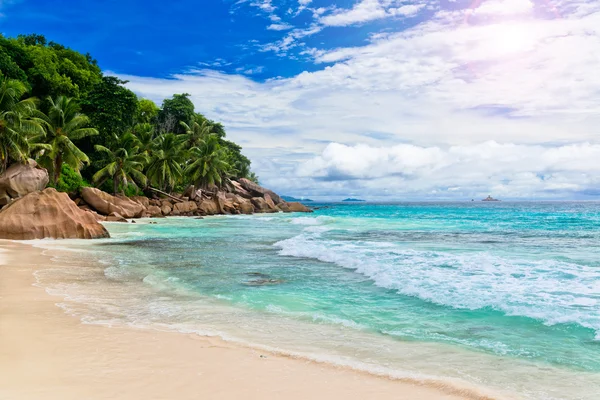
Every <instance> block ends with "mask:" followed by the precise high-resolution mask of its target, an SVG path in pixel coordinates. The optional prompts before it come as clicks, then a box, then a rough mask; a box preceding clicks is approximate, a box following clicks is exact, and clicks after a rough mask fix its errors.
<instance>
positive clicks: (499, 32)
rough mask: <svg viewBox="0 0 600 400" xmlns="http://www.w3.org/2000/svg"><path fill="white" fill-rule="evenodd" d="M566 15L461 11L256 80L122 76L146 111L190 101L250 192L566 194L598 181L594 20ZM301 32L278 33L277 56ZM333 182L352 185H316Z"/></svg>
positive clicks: (593, 14) (599, 60)
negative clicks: (259, 187) (236, 158)
mask: <svg viewBox="0 0 600 400" xmlns="http://www.w3.org/2000/svg"><path fill="white" fill-rule="evenodd" d="M559 6H561V7H562V5H561V4H559ZM570 10H571V13H565V12H564V10H563V11H562V12H563V13H565V15H564V17H563V18H547V17H544V18H539V19H538V18H536V17H535V16H533V15H532V16H530V17H527V18H520V17H519V18H516V19H513V20H502V21H492V22H490V21H484V22H482V21H478V22H473V23H472V24H465V23H464V11H462V12H457V11H438V12H437V13H436V15H435V17H434V18H432V19H430V20H429V21H426V22H423V23H421V24H419V25H417V26H415V27H414V28H412V29H409V30H406V31H404V32H399V33H393V32H391V33H385V34H379V35H374V36H373V37H372V39H371V42H370V43H368V44H366V45H363V46H357V47H348V48H340V49H333V50H330V49H323V48H315V49H306V50H305V54H312V55H313V56H314V57H315V58H316V61H318V62H323V63H329V64H331V65H329V66H324V67H323V69H321V70H319V71H316V72H303V73H301V74H299V75H297V76H294V77H291V78H286V79H283V78H276V79H271V80H269V81H267V82H262V83H260V82H255V81H253V80H251V79H248V78H246V77H244V76H241V75H227V74H223V73H219V72H215V71H210V70H203V71H189V72H188V73H185V74H179V75H176V76H174V77H172V79H154V78H141V77H135V76H122V78H123V79H127V80H129V81H130V83H129V86H130V87H131V88H132V89H133V90H134V91H136V92H137V93H140V94H142V95H144V96H145V97H149V98H151V99H153V100H156V101H158V102H160V101H161V100H162V99H163V98H165V97H167V96H170V95H171V94H173V93H183V92H187V93H192V100H193V101H194V103H195V104H196V106H197V109H198V110H200V111H202V112H203V113H206V114H207V115H208V116H209V117H210V118H212V119H216V120H220V121H223V122H224V124H225V126H226V128H227V131H228V135H229V136H230V137H231V138H232V139H233V140H235V141H238V142H240V143H241V144H242V145H243V146H244V149H245V152H246V153H247V154H248V155H249V156H250V158H251V159H252V160H253V162H254V168H255V169H256V171H257V173H258V174H259V176H261V180H262V183H264V184H265V185H267V186H270V187H272V189H274V190H279V191H282V192H287V193H289V194H291V195H311V196H318V195H324V194H326V193H329V194H332V193H339V194H340V195H344V194H345V193H348V194H350V192H352V191H360V190H368V191H369V193H371V194H373V195H374V194H376V193H380V194H385V192H384V190H385V189H386V188H389V187H394V190H393V191H391V192H389V193H388V195H392V194H397V193H406V194H407V195H410V196H413V195H414V196H417V195H418V193H420V196H422V197H427V196H452V193H454V195H455V196H458V197H460V196H465V195H467V194H468V193H473V196H475V195H478V193H480V192H477V190H479V191H481V194H484V193H483V192H487V191H491V192H492V193H494V194H498V195H499V196H500V195H501V196H504V197H517V196H536V195H540V196H550V195H556V196H569V195H570V194H572V193H574V192H581V191H585V190H588V189H593V188H594V187H595V186H594V185H597V184H599V183H600V182H598V181H597V180H596V179H595V178H594V177H593V175H598V176H600V174H599V173H598V172H600V171H597V170H596V169H597V167H596V166H594V165H592V164H593V163H594V160H597V159H598V156H600V154H599V153H598V147H597V143H598V142H599V137H598V133H599V132H598V126H600V98H599V97H598V93H600V75H599V74H598V73H597V69H598V65H600V46H598V43H600V9H593V8H590V7H584V5H583V3H581V5H580V7H578V8H570ZM583 10H585V11H586V12H583ZM590 10H591V11H590ZM312 29H315V30H319V29H322V27H320V26H313V27H312ZM306 34H307V31H306V30H297V29H294V30H292V31H290V32H288V33H287V35H286V38H288V39H287V41H282V42H280V43H279V44H278V46H279V49H282V48H285V46H292V45H293V43H294V41H295V40H297V38H299V37H302V35H306ZM332 142H333V143H337V144H335V145H330V146H329V147H328V144H329V143H332ZM356 143H364V146H366V147H364V148H363V147H360V148H358V149H359V150H360V151H357V150H356V149H357V147H356ZM400 143H404V144H403V145H400V146H399V144H400ZM482 143H483V144H482ZM588 143H589V144H588ZM344 146H345V147H344ZM398 146H399V147H398ZM411 146H412V147H411ZM553 148H554V150H553ZM324 149H327V150H325V152H324ZM332 149H333V150H332ZM390 149H395V150H394V151H396V152H399V154H401V155H402V156H401V157H396V158H393V155H394V154H396V153H393V152H391V150H390ZM323 152H324V153H323ZM485 152H487V153H485ZM470 153H473V154H471V155H469V154H470ZM479 153H481V154H484V153H485V154H488V155H489V164H486V163H485V162H484V161H485V160H484V159H483V158H481V154H479ZM316 154H321V155H320V156H317V157H316V156H315V155H316ZM386 157H387V158H386ZM457 157H458V158H457ZM461 157H462V158H461ZM511 157H513V158H511ZM527 157H530V158H531V161H528V160H527ZM569 157H571V158H572V160H569ZM379 159H387V160H392V161H391V162H390V165H389V166H385V165H383V164H382V163H379V161H378V160H379ZM347 160H350V161H351V162H349V161H347ZM398 160H400V161H398ZM575 163H576V165H575ZM348 164H349V165H350V166H349V167H348ZM300 165H302V168H300V167H299V166H300ZM469 165H470V167H468V166H469ZM574 165H575V166H574ZM598 165H600V164H598ZM350 167H352V168H350ZM488 167H489V168H488ZM299 168H300V169H299ZM311 168H312V169H311ZM486 168H487V169H486ZM586 168H587V169H586ZM311 171H312V172H311ZM335 171H338V172H339V171H342V172H344V173H345V174H346V176H347V177H349V178H351V179H348V180H345V181H344V180H339V181H328V182H325V181H323V179H332V177H333V175H334V172H335ZM495 171H497V173H496V172H495ZM344 173H340V174H339V175H340V176H344ZM311 174H315V175H317V176H319V175H320V176H321V178H322V179H321V180H319V179H317V180H314V179H311V178H309V177H308V176H309V175H311ZM361 174H362V175H361ZM368 174H372V175H368ZM486 174H487V175H486ZM538 174H542V175H543V176H544V179H541V178H540V177H539V176H538ZM484 175H486V176H489V177H491V178H490V180H486V179H487V178H485V179H484ZM546 175H547V176H546ZM359 178H365V179H359ZM546 178H547V179H546ZM463 180H464V181H463ZM446 181H447V183H444V182H446ZM398 182H402V185H400V186H398V185H397V183H398ZM428 182H432V183H428ZM390 185H391V186H390ZM394 185H396V186H394ZM444 187H445V188H446V189H444ZM449 187H452V188H454V189H453V190H452V191H450V192H448V191H447V188H449ZM457 187H459V188H462V189H460V190H459V189H456V188H457ZM469 188H471V189H469ZM468 190H472V192H468ZM440 193H441V194H440ZM486 195H487V193H486Z"/></svg>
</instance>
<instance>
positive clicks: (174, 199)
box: [77, 180, 311, 221]
mask: <svg viewBox="0 0 600 400" xmlns="http://www.w3.org/2000/svg"><path fill="white" fill-rule="evenodd" d="M244 184H245V185H246V187H248V188H250V190H252V192H253V193H259V194H260V195H254V196H253V195H252V194H250V191H249V190H246V189H245V188H244V187H243V186H242V184H240V183H238V182H235V181H232V182H231V186H230V187H229V191H224V190H218V189H217V188H209V189H207V190H206V191H205V192H203V191H201V190H200V189H196V188H195V187H194V186H189V187H188V188H187V189H186V191H185V193H183V194H173V195H170V196H165V195H164V194H162V196H161V198H153V199H150V198H147V197H143V196H134V197H132V198H131V199H128V198H126V197H122V196H111V195H110V194H108V193H104V192H102V191H100V190H98V189H93V188H84V189H83V190H82V194H81V196H82V198H81V199H77V202H78V203H79V206H80V208H82V209H89V210H90V211H93V210H95V211H97V212H98V213H100V214H102V215H104V216H108V215H111V214H113V215H112V217H110V218H108V217H107V220H108V221H115V220H117V219H119V220H120V218H122V219H131V218H140V217H142V218H146V217H154V218H158V217H163V216H202V215H216V214H253V213H255V212H256V213H274V212H311V210H310V209H308V208H307V207H305V206H304V205H302V204H300V203H286V202H285V201H283V200H281V197H279V196H278V195H277V194H275V193H273V192H272V191H271V190H268V189H265V188H262V187H261V186H259V185H257V184H255V183H253V182H250V181H247V180H244ZM248 197H249V198H248Z"/></svg>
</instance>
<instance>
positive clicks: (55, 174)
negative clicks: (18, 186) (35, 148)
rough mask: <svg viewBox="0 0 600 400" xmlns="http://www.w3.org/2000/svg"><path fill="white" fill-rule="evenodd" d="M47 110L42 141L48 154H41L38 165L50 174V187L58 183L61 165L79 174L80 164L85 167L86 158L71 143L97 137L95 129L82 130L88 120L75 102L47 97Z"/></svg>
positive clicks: (86, 128) (66, 98) (87, 160)
mask: <svg viewBox="0 0 600 400" xmlns="http://www.w3.org/2000/svg"><path fill="white" fill-rule="evenodd" d="M48 102H49V103H50V109H49V111H48V115H47V116H43V117H42V118H43V119H44V120H45V122H46V124H45V125H46V141H47V143H48V144H49V145H50V150H49V151H45V152H44V154H43V155H42V157H41V158H40V161H41V162H42V163H43V164H45V166H46V167H47V168H48V169H49V170H50V171H52V183H54V184H56V183H57V182H58V180H59V179H60V174H61V168H62V165H63V163H65V164H67V165H69V166H70V167H71V168H73V169H74V170H75V171H77V172H79V170H81V168H82V167H83V164H84V163H86V164H87V163H89V162H90V159H89V158H88V156H87V155H86V154H85V153H84V152H83V151H81V150H80V149H79V148H78V147H77V146H75V144H74V143H73V141H76V140H79V139H82V138H84V137H88V136H93V135H97V134H98V130H97V129H95V128H88V127H86V126H87V125H88V124H89V122H90V119H89V118H88V117H87V116H85V115H84V114H81V113H80V112H79V105H78V104H77V103H76V102H75V100H73V99H71V98H68V97H64V96H59V97H57V98H56V99H52V98H51V97H48Z"/></svg>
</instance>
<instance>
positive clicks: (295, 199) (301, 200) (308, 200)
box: [281, 196, 314, 203]
mask: <svg viewBox="0 0 600 400" xmlns="http://www.w3.org/2000/svg"><path fill="white" fill-rule="evenodd" d="M281 198H282V199H283V200H285V201H299V202H302V203H304V202H310V201H314V200H311V199H297V198H296V197H292V196H281Z"/></svg>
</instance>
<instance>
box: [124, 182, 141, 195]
mask: <svg viewBox="0 0 600 400" xmlns="http://www.w3.org/2000/svg"><path fill="white" fill-rule="evenodd" d="M123 194H124V195H125V196H127V197H133V196H143V195H144V192H143V191H141V190H140V188H139V187H138V186H136V185H134V184H133V183H130V184H128V185H127V187H125V189H124V190H123Z"/></svg>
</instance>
